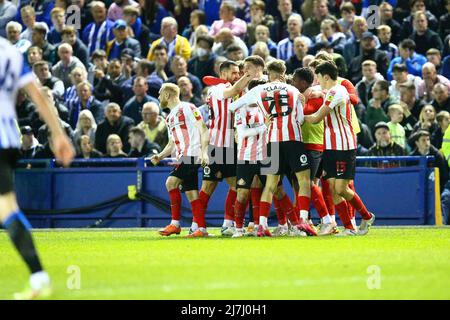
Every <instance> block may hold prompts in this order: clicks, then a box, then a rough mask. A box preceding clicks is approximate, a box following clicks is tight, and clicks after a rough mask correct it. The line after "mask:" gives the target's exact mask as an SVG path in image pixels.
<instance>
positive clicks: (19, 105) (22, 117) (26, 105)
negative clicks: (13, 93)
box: [16, 89, 39, 134]
mask: <svg viewBox="0 0 450 320" xmlns="http://www.w3.org/2000/svg"><path fill="white" fill-rule="evenodd" d="M16 114H17V120H18V125H19V126H20V127H23V126H31V127H32V129H33V132H34V133H35V134H36V133H37V129H39V128H35V127H34V125H33V120H34V119H35V118H36V117H38V115H37V112H36V107H35V105H34V104H33V102H31V100H30V99H29V97H28V95H27V93H26V92H25V90H23V89H20V90H19V91H18V92H17V99H16Z"/></svg>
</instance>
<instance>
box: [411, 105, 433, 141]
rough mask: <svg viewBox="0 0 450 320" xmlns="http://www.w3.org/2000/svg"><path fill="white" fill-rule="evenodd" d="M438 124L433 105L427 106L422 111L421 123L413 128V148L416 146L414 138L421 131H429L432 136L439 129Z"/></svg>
mask: <svg viewBox="0 0 450 320" xmlns="http://www.w3.org/2000/svg"><path fill="white" fill-rule="evenodd" d="M438 127H439V126H438V123H437V121H436V110H434V108H433V106H432V105H429V104H428V105H426V106H425V107H423V109H422V111H420V115H419V121H418V122H417V123H416V125H415V126H414V128H413V132H412V134H411V136H410V138H409V143H410V145H411V146H413V145H414V139H415V138H414V136H415V134H416V133H417V132H419V131H424V130H425V131H428V132H429V133H430V136H431V134H432V133H433V132H434V131H436V129H438Z"/></svg>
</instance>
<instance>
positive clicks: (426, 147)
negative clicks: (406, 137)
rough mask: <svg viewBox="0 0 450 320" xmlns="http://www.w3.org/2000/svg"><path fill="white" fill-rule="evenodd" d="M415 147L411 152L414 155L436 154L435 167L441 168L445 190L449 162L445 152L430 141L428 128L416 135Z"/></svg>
mask: <svg viewBox="0 0 450 320" xmlns="http://www.w3.org/2000/svg"><path fill="white" fill-rule="evenodd" d="M414 145H415V149H414V151H413V152H411V155H412V156H434V167H437V168H439V181H440V187H441V190H444V187H445V184H446V183H447V181H448V164H447V162H446V161H445V158H444V156H443V154H442V153H441V152H440V151H439V150H438V149H437V148H436V147H434V146H432V145H431V142H430V133H429V132H428V131H426V130H420V131H419V132H417V134H416V135H415V136H414Z"/></svg>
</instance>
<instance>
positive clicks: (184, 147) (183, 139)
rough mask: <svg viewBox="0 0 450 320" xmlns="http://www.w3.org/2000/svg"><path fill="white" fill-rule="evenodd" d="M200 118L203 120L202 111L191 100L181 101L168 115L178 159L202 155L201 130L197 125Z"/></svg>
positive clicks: (169, 132)
mask: <svg viewBox="0 0 450 320" xmlns="http://www.w3.org/2000/svg"><path fill="white" fill-rule="evenodd" d="M199 120H202V116H201V114H200V111H198V110H197V107H196V106H194V105H193V104H192V103H189V102H180V104H179V105H177V106H176V107H175V108H173V109H172V110H171V111H170V113H169V115H168V116H167V118H166V123H167V127H168V129H169V130H168V134H169V139H172V140H173V142H175V148H176V157H177V159H180V158H181V157H186V156H187V157H198V156H199V155H200V153H201V142H200V131H199V130H198V128H197V126H196V122H197V121H199Z"/></svg>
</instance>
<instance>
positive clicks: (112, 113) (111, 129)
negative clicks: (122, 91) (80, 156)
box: [95, 102, 134, 153]
mask: <svg viewBox="0 0 450 320" xmlns="http://www.w3.org/2000/svg"><path fill="white" fill-rule="evenodd" d="M133 126H134V121H133V119H130V118H128V117H126V116H122V111H121V110H120V106H119V105H118V104H117V103H114V102H112V103H109V104H108V105H107V106H106V108H105V120H103V121H102V122H101V123H99V124H98V125H97V131H96V132H95V149H97V150H98V151H100V152H102V153H106V145H107V143H106V140H107V139H108V137H109V135H111V134H117V135H118V136H119V137H121V140H122V141H125V146H124V150H126V151H129V150H130V146H129V144H128V132H129V130H130V128H131V127H133Z"/></svg>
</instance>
